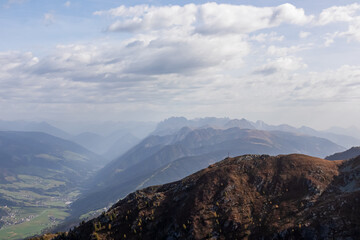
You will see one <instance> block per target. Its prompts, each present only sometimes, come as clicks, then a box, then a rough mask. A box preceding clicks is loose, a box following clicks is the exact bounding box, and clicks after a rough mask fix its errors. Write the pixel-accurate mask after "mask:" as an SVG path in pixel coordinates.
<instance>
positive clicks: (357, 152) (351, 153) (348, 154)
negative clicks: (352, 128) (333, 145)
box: [325, 147, 360, 160]
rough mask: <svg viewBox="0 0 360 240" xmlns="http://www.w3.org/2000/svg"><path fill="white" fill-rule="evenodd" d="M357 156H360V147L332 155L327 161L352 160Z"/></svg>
mask: <svg viewBox="0 0 360 240" xmlns="http://www.w3.org/2000/svg"><path fill="white" fill-rule="evenodd" d="M357 156H360V147H352V148H350V149H349V150H346V151H344V152H340V153H335V154H333V155H330V156H328V157H326V158H325V159H328V160H346V159H350V158H355V157H357Z"/></svg>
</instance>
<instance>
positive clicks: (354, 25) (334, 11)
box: [317, 3, 360, 46]
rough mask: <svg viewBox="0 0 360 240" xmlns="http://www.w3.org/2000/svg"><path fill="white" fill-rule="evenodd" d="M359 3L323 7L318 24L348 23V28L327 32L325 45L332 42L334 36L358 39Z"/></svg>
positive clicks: (359, 22) (359, 24)
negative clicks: (342, 30) (341, 30)
mask: <svg viewBox="0 0 360 240" xmlns="http://www.w3.org/2000/svg"><path fill="white" fill-rule="evenodd" d="M359 10H360V4H358V3H354V4H350V5H346V6H334V7H330V8H327V9H324V10H323V11H322V12H321V13H320V16H319V19H318V21H317V24H318V25H321V26H323V25H327V24H331V23H337V22H345V23H348V30H347V31H344V32H339V31H336V32H335V33H328V34H327V36H326V37H325V46H330V45H331V44H332V43H334V41H335V38H339V37H345V38H347V39H348V40H349V41H351V40H353V41H360V33H359V31H360V15H359Z"/></svg>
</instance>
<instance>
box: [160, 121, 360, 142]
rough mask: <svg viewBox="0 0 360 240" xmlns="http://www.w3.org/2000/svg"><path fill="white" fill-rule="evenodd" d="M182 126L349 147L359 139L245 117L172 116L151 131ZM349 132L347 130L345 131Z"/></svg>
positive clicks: (166, 131)
mask: <svg viewBox="0 0 360 240" xmlns="http://www.w3.org/2000/svg"><path fill="white" fill-rule="evenodd" d="M182 127H190V128H207V127H212V128H216V129H228V128H231V127H238V128H241V129H257V130H264V131H283V132H292V133H299V134H307V135H311V136H315V137H320V138H326V139H328V140H330V141H332V142H334V143H336V144H338V145H340V146H343V147H346V148H348V147H351V146H356V145H360V139H359V138H356V137H354V135H352V134H341V132H340V133H339V131H338V133H333V132H329V131H317V130H315V129H312V128H310V127H306V126H302V127H300V128H296V127H293V126H290V125H287V124H281V125H269V124H266V123H265V122H263V121H256V122H252V121H248V120H246V119H244V118H243V119H240V120H239V119H229V118H199V119H193V120H188V119H186V118H184V117H172V118H169V119H166V120H164V121H162V122H160V123H159V124H158V126H157V128H156V130H155V131H154V132H153V135H168V134H172V133H175V132H176V131H178V130H179V129H181V128H182ZM347 133H349V132H347Z"/></svg>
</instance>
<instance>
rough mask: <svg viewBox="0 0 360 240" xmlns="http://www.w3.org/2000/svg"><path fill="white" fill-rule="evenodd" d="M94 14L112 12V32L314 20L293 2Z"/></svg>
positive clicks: (250, 27) (209, 31)
mask: <svg viewBox="0 0 360 240" xmlns="http://www.w3.org/2000/svg"><path fill="white" fill-rule="evenodd" d="M94 14H95V15H100V16H101V15H110V16H113V17H115V18H117V19H118V20H116V21H115V22H114V23H112V24H111V25H110V26H109V27H108V30H109V31H113V32H116V31H119V32H139V31H159V30H162V29H169V28H182V29H184V30H188V31H193V32H194V33H199V34H204V35H214V34H247V33H251V32H254V31H257V30H261V29H266V28H272V27H276V26H279V25H281V24H283V23H288V24H295V25H304V24H307V23H309V22H311V21H312V19H313V16H307V15H305V13H304V10H303V9H299V8H296V7H295V6H293V5H291V4H283V5H279V6H277V7H263V8H260V7H253V6H245V5H231V4H218V3H214V2H213V3H205V4H201V5H195V4H187V5H184V6H178V5H175V6H165V7H164V6H163V7H153V6H148V5H138V6H134V7H125V6H120V7H118V8H114V9H111V10H108V11H98V12H95V13H94Z"/></svg>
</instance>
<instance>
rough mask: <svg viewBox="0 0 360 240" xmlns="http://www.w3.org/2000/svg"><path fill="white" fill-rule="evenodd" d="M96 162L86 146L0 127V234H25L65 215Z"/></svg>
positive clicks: (10, 236) (0, 236)
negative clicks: (1, 129) (4, 129)
mask: <svg viewBox="0 0 360 240" xmlns="http://www.w3.org/2000/svg"><path fill="white" fill-rule="evenodd" d="M100 163H101V159H100V158H99V157H98V156H97V155H96V154H94V153H92V152H90V151H88V150H87V149H85V148H83V147H81V146H79V145H77V144H75V143H73V142H70V141H66V140H63V139H60V138H57V137H54V136H51V135H48V134H45V133H40V132H9V131H7V132H0V215H2V216H0V228H1V229H0V239H20V238H24V237H26V236H29V235H32V234H34V233H37V232H39V231H41V230H42V229H44V228H46V227H50V226H52V225H54V224H56V223H58V222H59V221H60V220H62V219H64V218H65V217H66V216H67V215H68V213H67V205H68V204H69V203H70V202H71V201H73V200H74V199H75V197H76V196H77V195H78V194H79V193H78V192H76V191H78V189H77V188H78V187H79V185H80V184H81V183H82V182H83V181H84V180H85V179H86V178H87V177H89V176H90V174H92V173H93V172H94V171H95V170H97V169H98V168H99V165H100Z"/></svg>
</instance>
